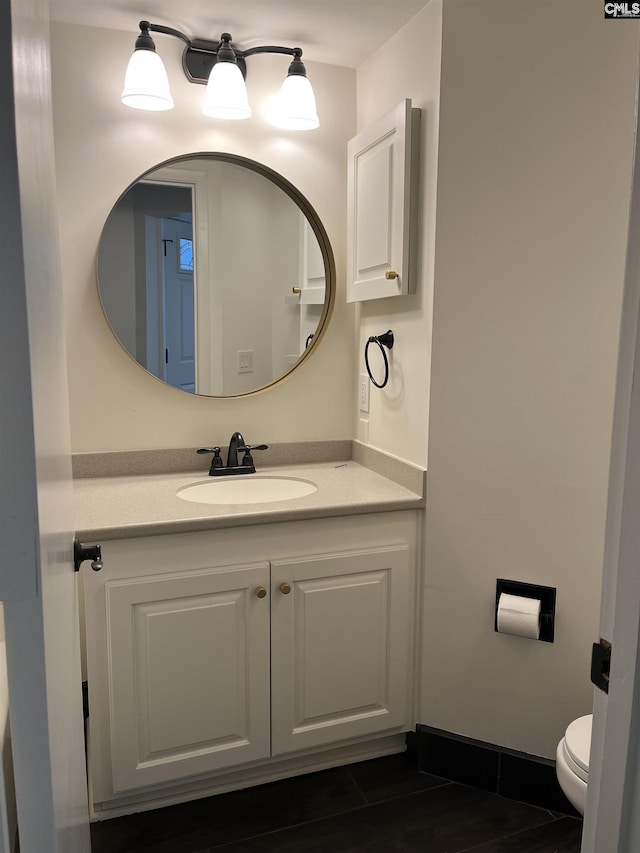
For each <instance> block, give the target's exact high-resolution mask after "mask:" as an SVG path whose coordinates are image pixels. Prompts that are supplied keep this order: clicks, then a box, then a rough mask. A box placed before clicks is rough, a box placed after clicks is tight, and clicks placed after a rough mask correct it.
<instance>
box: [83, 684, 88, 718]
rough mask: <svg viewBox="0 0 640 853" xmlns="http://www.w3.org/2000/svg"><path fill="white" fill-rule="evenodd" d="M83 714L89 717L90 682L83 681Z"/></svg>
mask: <svg viewBox="0 0 640 853" xmlns="http://www.w3.org/2000/svg"><path fill="white" fill-rule="evenodd" d="M82 715H83V717H84V718H85V720H88V719H89V682H88V681H83V682H82Z"/></svg>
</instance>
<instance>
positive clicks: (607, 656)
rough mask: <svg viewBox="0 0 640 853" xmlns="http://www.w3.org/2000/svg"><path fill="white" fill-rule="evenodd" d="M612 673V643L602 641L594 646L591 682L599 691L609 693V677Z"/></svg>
mask: <svg viewBox="0 0 640 853" xmlns="http://www.w3.org/2000/svg"><path fill="white" fill-rule="evenodd" d="M610 673H611V643H610V642H609V641H608V640H603V639H601V640H600V642H599V643H594V644H593V650H592V652H591V681H592V682H593V683H594V684H595V686H596V687H597V688H598V689H599V690H603V691H604V692H605V693H608V692H609V675H610Z"/></svg>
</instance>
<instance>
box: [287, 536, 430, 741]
mask: <svg viewBox="0 0 640 853" xmlns="http://www.w3.org/2000/svg"><path fill="white" fill-rule="evenodd" d="M412 577H413V573H412V571H411V566H410V557H409V550H408V548H406V547H405V546H397V547H391V548H385V549H380V550H371V551H364V552H357V553H347V554H344V553H343V554H333V555H329V556H322V557H310V558H303V559H300V560H283V561H274V562H273V563H272V584H273V595H272V598H273V601H272V609H273V610H272V613H273V619H272V661H271V666H272V684H273V688H272V754H273V755H278V754H282V753H286V752H290V751H292V750H296V749H306V748H309V747H314V746H320V745H323V744H327V743H332V742H334V741H337V740H341V739H345V738H352V737H360V736H365V735H370V734H373V733H375V732H383V731H389V730H393V729H402V728H403V727H408V726H409V718H410V672H411V666H412V664H411V660H412V647H411V637H412V619H411V617H410V614H411V612H412V608H411V597H410V590H411V583H412ZM283 582H286V583H288V584H289V585H290V586H291V593H290V594H287V595H285V594H282V593H281V591H280V584H281V583H283Z"/></svg>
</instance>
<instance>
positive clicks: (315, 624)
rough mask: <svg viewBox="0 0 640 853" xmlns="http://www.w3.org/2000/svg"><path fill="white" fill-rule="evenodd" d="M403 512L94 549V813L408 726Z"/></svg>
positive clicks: (410, 563)
mask: <svg viewBox="0 0 640 853" xmlns="http://www.w3.org/2000/svg"><path fill="white" fill-rule="evenodd" d="M415 516H416V514H415V513H414V512H411V511H404V512H391V513H381V514H378V515H376V516H354V517H351V518H348V517H347V518H337V519H318V520H315V521H298V522H287V523H280V524H269V525H259V526H255V527H247V528H239V529H235V530H234V529H223V530H215V531H207V532H200V533H185V534H171V535H166V536H157V537H146V538H136V539H125V540H117V541H106V542H103V543H102V553H103V559H104V569H103V570H102V572H100V573H99V574H94V573H92V572H88V573H85V574H84V595H85V617H86V650H87V679H88V686H89V770H90V778H91V790H92V799H93V803H94V806H95V809H96V811H97V812H104V811H108V809H109V808H110V807H114V806H117V805H118V804H121V803H124V804H126V803H132V802H135V801H136V798H137V799H138V800H139V801H140V802H147V801H149V800H153V799H154V797H156V798H157V797H159V796H162V794H163V793H164V792H166V791H167V789H168V788H171V790H172V791H173V792H174V793H176V792H178V794H179V790H180V786H181V785H183V786H186V787H185V788H184V790H185V791H188V790H196V789H198V788H200V789H202V788H203V787H204V788H206V787H207V785H209V786H210V785H211V781H212V780H215V779H220V778H221V777H222V778H226V777H225V774H227V775H228V774H229V773H230V772H233V773H234V779H237V780H238V782H237V785H236V786H237V787H239V786H240V785H241V784H242V770H243V768H244V769H246V772H247V774H248V775H247V779H249V778H250V776H251V772H252V770H251V769H252V768H253V772H254V773H255V768H256V767H263V766H264V765H279V764H283V766H284V765H287V766H291V767H293V765H295V761H296V757H297V756H304V759H303V760H304V762H305V766H306V767H307V768H308V769H313V758H312V756H313V754H314V753H316V752H318V753H322V752H323V751H326V750H327V749H328V748H331V747H332V746H335V745H341V744H349V743H359V742H362V741H365V740H370V739H372V738H380V737H381V736H383V735H390V734H393V733H399V732H404V731H407V730H408V729H410V728H413V725H414V712H413V691H412V686H413V682H414V655H413V649H414V624H415V620H414V608H415V601H416V598H417V596H416V553H415V541H416V518H415ZM297 760H300V759H297ZM287 762H288V764H287ZM292 762H293V765H292ZM334 763H339V762H338V761H336V762H334ZM293 772H295V768H294V769H293ZM297 772H300V771H299V770H298V771H297ZM281 775H287V774H286V772H284V771H283V772H282V773H281ZM248 783H249V784H251V782H250V781H249V782H248ZM231 786H232V787H233V785H231ZM178 798H180V797H178ZM184 798H185V797H184V796H182V799H184Z"/></svg>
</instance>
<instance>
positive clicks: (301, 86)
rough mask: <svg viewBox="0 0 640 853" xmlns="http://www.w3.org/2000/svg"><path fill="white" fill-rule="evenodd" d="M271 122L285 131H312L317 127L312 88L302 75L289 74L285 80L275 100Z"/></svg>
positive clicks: (318, 121) (318, 122) (317, 121)
mask: <svg viewBox="0 0 640 853" xmlns="http://www.w3.org/2000/svg"><path fill="white" fill-rule="evenodd" d="M271 121H272V122H273V124H275V125H277V126H278V127H283V128H285V129H286V130H314V129H315V128H316V127H319V125H320V119H319V118H318V113H317V112H316V98H315V95H314V94H313V88H312V87H311V83H310V82H309V80H308V79H307V78H306V77H304V76H303V75H302V74H290V75H289V76H288V77H286V78H285V81H284V83H283V84H282V86H281V87H280V91H279V92H278V94H277V96H276V98H275V104H274V108H273V112H272V114H271Z"/></svg>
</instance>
